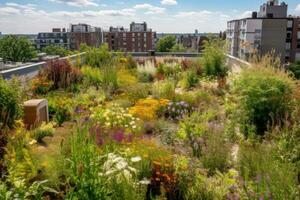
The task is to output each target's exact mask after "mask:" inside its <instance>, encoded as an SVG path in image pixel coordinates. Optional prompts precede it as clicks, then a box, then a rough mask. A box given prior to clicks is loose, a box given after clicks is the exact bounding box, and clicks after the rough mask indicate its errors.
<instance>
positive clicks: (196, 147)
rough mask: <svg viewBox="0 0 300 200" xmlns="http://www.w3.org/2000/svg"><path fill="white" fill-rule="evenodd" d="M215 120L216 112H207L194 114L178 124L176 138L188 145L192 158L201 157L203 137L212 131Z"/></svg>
mask: <svg viewBox="0 0 300 200" xmlns="http://www.w3.org/2000/svg"><path fill="white" fill-rule="evenodd" d="M215 119H216V112H215V111H214V110H207V111H205V112H204V113H199V112H194V113H192V114H191V116H190V117H187V118H185V119H184V120H183V121H182V122H181V123H180V129H179V131H178V134H177V136H178V138H179V139H182V140H183V141H185V142H186V143H187V144H188V145H189V147H190V148H191V149H192V154H193V156H195V157H198V158H200V157H201V156H202V154H203V148H204V144H205V143H204V137H205V136H207V135H208V134H210V133H212V132H213V131H214V127H213V126H214V122H215Z"/></svg>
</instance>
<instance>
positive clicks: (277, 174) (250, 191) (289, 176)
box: [238, 143, 299, 199]
mask: <svg viewBox="0 0 300 200" xmlns="http://www.w3.org/2000/svg"><path fill="white" fill-rule="evenodd" d="M238 160H239V161H238V163H239V170H240V173H241V176H242V178H243V180H244V190H245V192H246V194H247V196H248V198H250V199H257V198H264V199H265V198H266V199H268V198H274V199H295V198H296V197H297V196H298V195H299V191H298V189H297V175H298V174H297V171H296V168H295V166H293V165H292V164H290V163H287V162H282V161H279V160H277V159H276V153H275V152H274V151H273V149H272V147H271V146H270V145H268V144H258V143H254V144H247V143H245V144H243V145H241V146H240V150H239V155H238Z"/></svg>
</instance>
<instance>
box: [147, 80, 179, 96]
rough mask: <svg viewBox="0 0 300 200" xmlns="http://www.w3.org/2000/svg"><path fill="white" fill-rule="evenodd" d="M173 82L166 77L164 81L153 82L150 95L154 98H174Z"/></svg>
mask: <svg viewBox="0 0 300 200" xmlns="http://www.w3.org/2000/svg"><path fill="white" fill-rule="evenodd" d="M175 87H176V85H175V83H174V81H173V80H171V79H168V80H164V81H157V82H155V83H154V84H153V87H152V95H153V97H154V98H156V99H170V100H172V99H174V98H175Z"/></svg>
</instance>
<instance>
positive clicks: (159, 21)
mask: <svg viewBox="0 0 300 200" xmlns="http://www.w3.org/2000/svg"><path fill="white" fill-rule="evenodd" d="M263 2H264V0H255V1H254V2H253V1H251V2H249V1H242V2H240V1H236V0H230V1H227V2H226V4H224V2H223V1H221V0H214V1H203V2H198V1H195V0H189V1H182V0H177V1H176V0H156V1H136V0H130V1H127V2H126V3H125V2H122V1H115V0H113V1H107V0H101V1H100V0H45V1H43V2H37V1H36V0H17V1H9V0H4V1H1V3H0V27H1V30H0V32H2V33H4V34H20V33H27V34H29V33H38V32H45V31H49V30H51V29H52V28H53V27H68V26H69V24H70V23H88V24H92V25H94V26H99V27H102V28H104V29H108V28H109V27H110V26H122V25H124V24H129V23H130V22H132V21H147V23H148V25H149V26H150V27H152V28H153V30H155V31H156V32H164V33H167V32H177V33H187V32H190V33H192V32H194V31H195V29H198V31H199V32H219V31H220V30H225V29H226V24H227V23H226V22H227V21H229V20H231V19H236V18H243V17H249V16H251V11H253V10H255V9H256V5H260V4H261V3H263ZM286 3H287V4H288V5H289V10H288V13H289V14H292V15H300V3H299V2H298V1H296V0H288V1H286Z"/></svg>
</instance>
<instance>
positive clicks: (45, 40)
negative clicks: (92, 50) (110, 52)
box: [35, 24, 103, 50]
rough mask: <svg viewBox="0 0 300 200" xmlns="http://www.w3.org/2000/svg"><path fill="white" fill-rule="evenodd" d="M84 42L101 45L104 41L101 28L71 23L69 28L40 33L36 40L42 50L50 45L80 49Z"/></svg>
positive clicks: (90, 44)
mask: <svg viewBox="0 0 300 200" xmlns="http://www.w3.org/2000/svg"><path fill="white" fill-rule="evenodd" d="M82 43H85V44H87V45H88V46H93V47H99V46H100V45H101V44H102V43H103V32H102V30H101V28H98V27H92V26H90V25H88V24H71V25H70V28H69V30H67V29H66V28H62V29H61V28H53V29H52V32H44V33H39V34H38V36H37V39H36V40H35V45H36V48H37V49H40V50H41V49H43V48H45V47H47V46H49V45H56V46H61V47H64V48H66V49H71V50H79V48H80V45H81V44H82Z"/></svg>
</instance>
